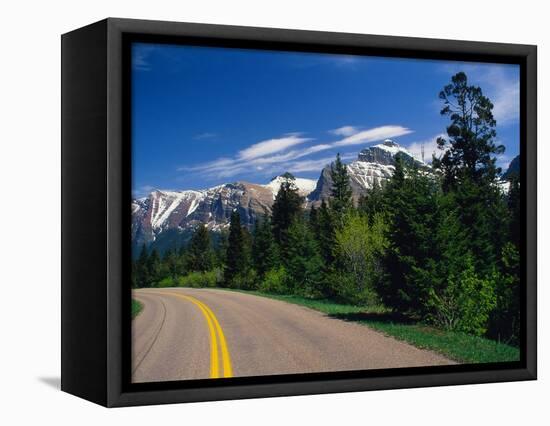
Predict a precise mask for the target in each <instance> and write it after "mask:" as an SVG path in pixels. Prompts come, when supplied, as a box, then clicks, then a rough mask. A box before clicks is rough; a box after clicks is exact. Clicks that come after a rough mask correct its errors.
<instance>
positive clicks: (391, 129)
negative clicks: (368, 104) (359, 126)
mask: <svg viewBox="0 0 550 426" xmlns="http://www.w3.org/2000/svg"><path fill="white" fill-rule="evenodd" d="M412 132H413V131H412V130H410V129H408V128H406V127H403V126H393V125H390V126H380V127H375V128H373V129H369V130H363V131H361V132H358V133H355V134H354V135H351V136H348V137H347V138H344V139H342V140H340V141H338V142H334V143H333V144H332V145H333V146H334V147H338V146H348V145H360V144H364V143H368V142H374V141H379V140H382V139H387V138H395V137H398V136H404V135H408V134H409V133H412Z"/></svg>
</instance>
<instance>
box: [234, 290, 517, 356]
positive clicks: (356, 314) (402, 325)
mask: <svg viewBox="0 0 550 426" xmlns="http://www.w3.org/2000/svg"><path fill="white" fill-rule="evenodd" d="M237 291H242V292H243V293H249V294H255V295H258V296H264V297H269V298H272V299H277V300H282V301H285V302H289V303H294V304H297V305H301V306H305V307H308V308H311V309H315V310H317V311H321V312H323V313H325V314H327V315H329V316H331V317H334V318H338V319H341V320H344V321H354V322H359V323H361V324H364V325H366V326H368V327H371V328H373V329H374V330H377V331H380V332H382V333H384V334H386V335H388V336H392V337H395V338H396V339H399V340H403V341H405V342H407V343H410V344H412V345H414V346H416V347H418V348H422V349H429V350H432V351H435V352H438V353H440V354H442V355H445V356H446V357H448V358H451V359H453V360H455V361H458V362H462V363H490V362H507V361H519V357H520V353H519V349H518V348H515V347H513V346H509V345H506V344H504V343H499V342H496V341H494V340H489V339H485V338H483V337H477V336H471V335H469V334H465V333H460V332H453V331H445V330H440V329H437V328H434V327H429V326H426V325H423V324H418V323H414V322H412V321H410V320H408V319H407V318H404V317H398V316H395V315H392V314H391V313H390V312H389V311H388V310H387V309H386V308H384V307H383V306H374V307H364V306H354V305H346V304H340V303H335V302H333V301H330V300H318V299H307V298H305V297H300V296H282V295H275V294H269V293H263V292H260V291H243V290H237Z"/></svg>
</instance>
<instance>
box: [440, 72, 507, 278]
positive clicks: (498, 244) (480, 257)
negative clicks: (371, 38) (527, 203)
mask: <svg viewBox="0 0 550 426" xmlns="http://www.w3.org/2000/svg"><path fill="white" fill-rule="evenodd" d="M439 97H440V99H442V100H443V101H444V106H443V109H442V110H441V114H442V115H444V116H447V117H449V119H450V121H451V123H450V124H449V126H448V127H447V135H448V138H447V139H445V138H439V139H438V141H437V143H438V145H439V147H440V148H441V150H443V151H444V152H443V154H442V155H441V156H440V157H439V158H436V157H435V156H434V161H433V166H434V169H435V170H438V171H440V172H441V173H442V175H443V189H444V190H445V192H447V193H449V194H451V196H452V200H453V203H454V204H455V205H456V208H457V212H458V214H459V217H460V221H461V223H462V225H463V228H464V229H465V230H467V231H468V233H469V235H468V240H469V242H470V244H469V247H468V251H470V252H471V253H475V257H474V261H475V268H476V271H477V272H478V273H480V274H482V275H486V274H489V273H490V272H491V271H492V269H493V268H494V267H495V265H496V264H497V263H498V262H499V259H500V254H501V252H502V248H503V246H504V244H505V243H506V233H503V232H502V230H503V229H507V228H508V224H507V218H508V215H507V209H506V205H505V200H504V196H503V194H502V192H501V190H500V188H499V186H498V182H497V177H498V173H499V172H500V169H498V168H497V167H496V165H495V163H496V157H495V156H496V155H498V154H501V153H502V152H504V147H503V146H501V145H496V143H495V138H496V130H495V126H496V120H495V119H494V117H493V112H492V110H493V104H492V103H491V101H490V100H489V99H488V98H487V97H485V96H484V95H483V93H482V91H481V88H479V87H476V86H470V85H469V84H468V79H467V77H466V74H464V73H463V72H460V73H457V74H456V75H455V76H453V77H452V81H451V83H450V84H449V85H447V86H445V87H444V88H443V90H442V91H441V93H440V94H439Z"/></svg>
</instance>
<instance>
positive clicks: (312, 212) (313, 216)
mask: <svg viewBox="0 0 550 426" xmlns="http://www.w3.org/2000/svg"><path fill="white" fill-rule="evenodd" d="M318 213H319V212H318V211H317V209H316V208H315V205H313V204H312V205H311V209H309V227H310V228H311V231H312V232H313V234H314V235H317V234H318V231H319V215H318Z"/></svg>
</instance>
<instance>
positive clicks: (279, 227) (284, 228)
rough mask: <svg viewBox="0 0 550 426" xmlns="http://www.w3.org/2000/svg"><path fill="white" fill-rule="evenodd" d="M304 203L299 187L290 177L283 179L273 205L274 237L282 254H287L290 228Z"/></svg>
mask: <svg viewBox="0 0 550 426" xmlns="http://www.w3.org/2000/svg"><path fill="white" fill-rule="evenodd" d="M302 204H303V198H302V197H301V196H300V195H299V194H298V188H296V186H295V185H294V184H293V183H292V182H291V181H290V179H287V180H285V181H283V182H282V183H281V187H280V188H279V192H277V196H276V197H275V201H274V202H273V207H272V228H273V237H274V238H275V242H276V243H277V244H278V245H279V248H280V253H281V255H282V256H285V252H286V247H287V239H288V238H287V236H288V235H287V234H288V229H289V228H290V225H292V222H293V221H294V219H295V218H296V217H298V216H299V215H300V214H301V213H302Z"/></svg>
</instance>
